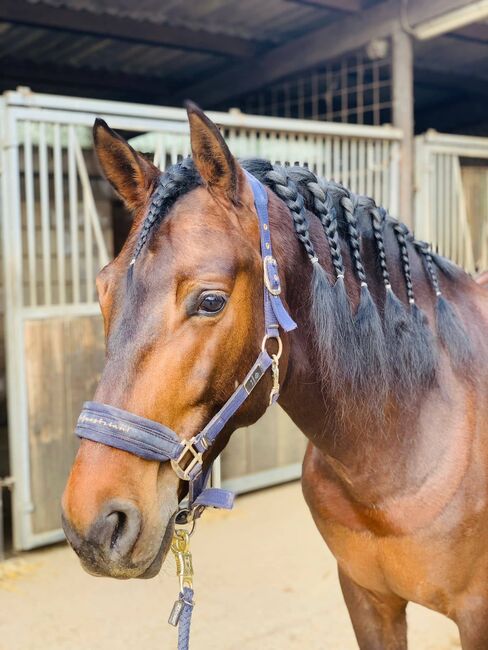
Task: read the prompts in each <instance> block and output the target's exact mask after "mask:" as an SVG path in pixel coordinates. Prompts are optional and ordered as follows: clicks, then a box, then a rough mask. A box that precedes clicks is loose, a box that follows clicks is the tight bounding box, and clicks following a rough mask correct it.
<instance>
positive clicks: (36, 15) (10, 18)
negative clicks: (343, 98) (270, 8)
mask: <svg viewBox="0 0 488 650" xmlns="http://www.w3.org/2000/svg"><path fill="white" fill-rule="evenodd" d="M0 21H4V22H8V23H15V24H19V25H31V26H34V27H45V28H50V29H57V30H62V31H69V32H73V33H75V34H90V35H91V36H101V37H102V38H105V39H106V38H111V39H114V40H120V41H126V42H136V43H142V44H145V45H159V46H164V47H171V48H176V49H178V50H192V51H198V52H208V53H211V54H218V55H221V56H232V57H250V56H253V55H255V54H256V51H257V48H258V47H259V44H257V43H256V42H255V41H252V40H249V39H245V38H240V37H237V36H229V35H227V34H214V33H211V32H205V31H203V30H198V31H197V30H194V29H188V28H186V27H179V26H174V25H165V24H161V23H156V22H152V21H149V20H134V19H131V18H127V17H124V16H117V15H113V14H110V15H109V14H103V13H94V12H91V11H85V10H83V9H76V10H73V9H67V8H66V7H59V6H57V7H50V6H48V5H46V4H34V3H32V2H28V1H27V0H2V3H1V4H0Z"/></svg>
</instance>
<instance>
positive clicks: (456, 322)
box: [414, 241, 473, 370]
mask: <svg viewBox="0 0 488 650" xmlns="http://www.w3.org/2000/svg"><path fill="white" fill-rule="evenodd" d="M414 243H415V246H416V247H417V248H418V250H419V251H420V252H421V254H422V255H423V258H424V261H425V265H426V268H427V273H428V275H429V277H430V280H431V283H432V287H433V289H434V292H435V295H436V296H437V302H436V325H437V336H438V337H439V340H440V342H441V344H442V346H443V347H444V349H445V350H446V352H447V353H448V354H449V356H450V358H451V360H452V362H453V365H454V367H455V368H456V369H458V370H461V369H464V368H465V367H466V365H467V364H468V363H469V362H470V361H471V360H472V358H473V352H472V350H471V343H470V340H469V337H468V335H467V333H466V330H465V329H464V326H463V324H462V322H461V321H460V319H459V317H458V315H457V314H456V311H455V309H454V307H453V306H452V304H451V303H450V302H449V301H448V300H446V298H444V296H443V295H442V291H441V286H440V283H439V278H438V275H437V271H436V269H435V266H434V261H433V258H432V254H431V251H430V246H429V244H428V243H427V242H423V241H415V242H414Z"/></svg>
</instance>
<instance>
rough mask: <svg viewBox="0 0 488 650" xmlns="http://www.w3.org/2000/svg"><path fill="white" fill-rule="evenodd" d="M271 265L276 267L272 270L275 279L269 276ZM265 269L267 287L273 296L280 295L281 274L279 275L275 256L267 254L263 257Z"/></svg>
mask: <svg viewBox="0 0 488 650" xmlns="http://www.w3.org/2000/svg"><path fill="white" fill-rule="evenodd" d="M270 265H271V266H272V267H274V268H272V269H271V272H272V273H273V280H271V279H270V277H269V272H270V268H269V267H270ZM263 269H264V284H265V285H266V289H267V290H268V291H269V292H270V294H272V295H273V296H279V295H280V293H281V284H280V276H279V275H278V262H277V261H276V260H275V258H274V257H273V256H272V255H266V257H265V258H264V259H263ZM273 281H274V283H275V284H274V286H273Z"/></svg>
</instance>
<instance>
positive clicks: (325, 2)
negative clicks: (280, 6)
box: [289, 0, 362, 13]
mask: <svg viewBox="0 0 488 650" xmlns="http://www.w3.org/2000/svg"><path fill="white" fill-rule="evenodd" d="M289 2H294V3H295V4H300V5H311V6H312V7H319V8H320V9H327V10H328V11H340V12H341V13H354V12H356V11H361V4H362V2H361V0H289Z"/></svg>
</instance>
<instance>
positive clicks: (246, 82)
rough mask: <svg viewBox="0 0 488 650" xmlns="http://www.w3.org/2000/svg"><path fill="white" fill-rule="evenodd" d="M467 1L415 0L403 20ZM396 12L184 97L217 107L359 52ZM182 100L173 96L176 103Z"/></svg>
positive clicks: (394, 21)
mask: <svg viewBox="0 0 488 650" xmlns="http://www.w3.org/2000/svg"><path fill="white" fill-rule="evenodd" d="M470 1H471V0H429V2H424V0H416V1H415V2H414V3H412V4H411V5H409V12H408V20H409V22H410V24H411V25H412V26H415V25H417V24H419V23H422V22H424V21H426V20H429V19H430V18H433V17H435V16H439V15H442V14H444V13H446V12H448V11H452V10H453V9H459V8H460V7H462V6H466V5H468V4H470ZM399 10H400V3H399V1H398V0H386V1H385V2H382V3H380V4H377V5H374V6H373V7H371V8H369V9H365V10H363V11H361V12H359V13H356V14H351V15H350V16H346V17H345V18H342V19H341V20H339V21H334V22H333V23H330V24H329V25H326V26H325V27H321V28H320V29H317V30H315V31H313V32H308V33H307V34H305V35H303V36H300V37H298V38H295V39H293V40H291V41H288V42H287V43H285V44H284V45H280V46H278V47H275V48H273V49H272V50H270V51H268V52H266V53H265V54H263V55H262V56H260V57H259V59H257V60H253V61H252V62H251V63H249V64H247V63H246V64H239V65H233V66H231V67H230V68H227V69H225V70H224V71H222V72H221V73H219V74H216V75H214V77H213V78H212V80H211V83H209V80H208V79H205V80H203V81H201V82H198V83H196V84H194V85H193V86H189V87H187V89H186V91H185V93H184V94H185V96H186V97H191V98H193V99H195V100H196V101H199V102H201V103H203V104H205V105H207V106H209V105H211V106H217V105H219V104H220V103H222V102H224V101H226V100H228V99H231V98H233V97H238V96H239V95H241V94H243V93H245V92H249V91H252V90H255V89H258V88H261V87H262V86H264V85H266V84H270V83H273V82H274V81H277V80H278V79H280V78H282V77H286V76H288V75H292V74H295V73H297V72H300V71H301V70H306V69H307V68H311V67H313V66H315V65H318V64H320V63H324V62H325V61H327V60H331V59H334V58H337V57H339V56H342V55H343V54H345V53H347V52H351V51H354V50H357V49H359V48H360V47H364V46H365V45H366V44H367V43H369V42H370V41H371V40H372V39H374V38H385V37H387V36H390V35H391V34H392V33H393V32H394V31H395V30H396V29H398V28H399V26H400V15H399ZM182 98H183V96H182V95H178V96H177V97H176V98H175V99H177V100H181V99H182Z"/></svg>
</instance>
